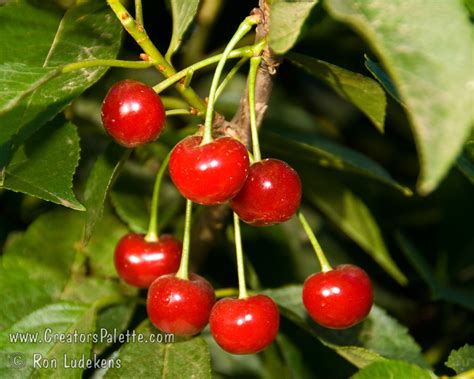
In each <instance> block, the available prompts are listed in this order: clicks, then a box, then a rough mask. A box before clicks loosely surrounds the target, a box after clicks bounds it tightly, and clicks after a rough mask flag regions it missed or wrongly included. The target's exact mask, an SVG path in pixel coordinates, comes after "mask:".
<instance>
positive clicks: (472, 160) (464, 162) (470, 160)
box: [456, 139, 474, 184]
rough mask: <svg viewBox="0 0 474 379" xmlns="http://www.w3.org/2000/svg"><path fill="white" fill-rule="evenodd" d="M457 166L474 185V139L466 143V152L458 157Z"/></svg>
mask: <svg viewBox="0 0 474 379" xmlns="http://www.w3.org/2000/svg"><path fill="white" fill-rule="evenodd" d="M456 165H457V167H458V169H459V171H461V172H462V173H463V174H464V176H465V177H466V178H467V179H468V180H469V181H470V182H471V183H472V184H474V139H471V140H469V141H467V142H466V144H465V145H464V151H463V152H462V153H461V155H460V156H459V157H458V160H457V162H456Z"/></svg>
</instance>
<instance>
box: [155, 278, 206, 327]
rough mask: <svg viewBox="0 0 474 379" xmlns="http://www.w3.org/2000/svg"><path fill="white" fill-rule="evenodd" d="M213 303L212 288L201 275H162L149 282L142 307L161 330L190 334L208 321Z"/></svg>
mask: <svg viewBox="0 0 474 379" xmlns="http://www.w3.org/2000/svg"><path fill="white" fill-rule="evenodd" d="M214 302H215V296H214V289H213V288H212V286H211V284H210V283H209V282H208V281H207V280H206V279H204V278H203V277H201V276H199V275H196V274H189V280H185V279H180V278H177V277H176V276H175V275H164V276H160V277H159V278H158V279H156V280H155V281H154V282H153V283H152V284H151V286H150V288H149V290H148V299H147V305H146V307H147V311H148V317H149V318H150V321H151V322H152V323H153V325H155V326H156V327H157V328H158V329H160V330H161V331H163V332H166V333H174V334H176V335H178V336H192V335H194V334H197V333H199V332H200V331H201V330H202V329H204V327H205V326H206V325H207V323H208V322H209V314H210V313H211V309H212V306H213V305H214Z"/></svg>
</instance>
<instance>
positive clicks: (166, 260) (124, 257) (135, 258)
mask: <svg viewBox="0 0 474 379" xmlns="http://www.w3.org/2000/svg"><path fill="white" fill-rule="evenodd" d="M181 247H182V246H181V242H180V241H178V240H177V239H176V238H174V237H172V236H169V235H166V234H165V235H163V236H161V237H160V239H159V241H158V242H148V241H146V240H145V236H144V235H143V234H135V233H129V234H127V235H125V236H124V237H122V239H121V240H120V241H119V243H118V244H117V247H116V248H115V268H116V270H117V272H118V274H119V276H120V277H121V278H122V279H123V280H125V281H126V282H127V283H128V284H130V285H132V286H135V287H139V288H148V287H149V286H150V284H151V283H152V282H153V280H155V279H156V278H157V277H159V276H161V275H165V274H171V273H175V272H176V271H178V268H179V263H180V260H181Z"/></svg>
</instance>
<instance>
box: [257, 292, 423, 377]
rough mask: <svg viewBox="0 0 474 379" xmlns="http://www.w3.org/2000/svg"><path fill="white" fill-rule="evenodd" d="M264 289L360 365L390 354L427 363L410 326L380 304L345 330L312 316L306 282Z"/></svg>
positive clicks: (285, 310)
mask: <svg viewBox="0 0 474 379" xmlns="http://www.w3.org/2000/svg"><path fill="white" fill-rule="evenodd" d="M263 293H264V294H266V295H268V296H270V297H271V298H272V299H273V300H275V302H276V303H277V304H278V306H279V307H280V310H281V312H282V314H283V315H284V316H285V317H287V318H289V319H290V320H291V321H293V322H295V323H296V324H298V325H299V326H301V327H302V328H304V329H306V330H307V331H309V332H310V333H311V334H313V335H314V336H316V337H317V338H318V339H319V340H320V341H321V342H322V343H323V344H325V345H326V346H328V347H330V348H331V349H333V350H334V351H336V352H337V353H338V354H339V355H341V356H342V357H344V358H345V359H347V360H348V361H349V362H351V363H353V364H354V365H355V366H357V367H359V368H361V367H365V366H367V365H368V364H370V363H372V362H375V361H380V360H385V359H386V358H389V359H403V360H406V361H408V362H412V363H415V364H418V365H420V366H422V367H427V364H426V362H425V360H424V358H423V356H422V354H421V349H420V347H419V346H418V345H417V344H416V342H415V341H414V340H413V338H412V337H411V336H410V335H409V334H408V331H407V328H405V327H404V326H402V325H400V324H399V323H398V322H397V321H396V320H394V319H393V318H391V317H390V316H388V315H387V314H386V313H385V311H384V310H382V309H381V308H379V307H377V306H376V305H374V306H373V307H372V311H371V312H370V314H369V316H368V317H367V319H366V320H365V321H363V322H362V323H360V324H358V325H356V326H354V327H352V328H349V329H345V330H331V329H326V328H323V327H320V326H319V325H317V324H316V323H314V322H313V321H312V320H311V319H310V318H309V316H308V314H307V313H306V309H305V308H304V305H303V302H302V300H301V293H302V286H300V285H291V286H286V287H281V288H277V289H271V290H265V291H263Z"/></svg>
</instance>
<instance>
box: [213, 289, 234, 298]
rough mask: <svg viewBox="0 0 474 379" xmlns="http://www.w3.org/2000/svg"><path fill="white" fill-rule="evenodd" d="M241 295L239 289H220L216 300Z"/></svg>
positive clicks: (216, 292) (216, 293)
mask: <svg viewBox="0 0 474 379" xmlns="http://www.w3.org/2000/svg"><path fill="white" fill-rule="evenodd" d="M238 294H239V290H238V289H237V288H219V289H218V290H216V291H215V295H216V298H218V299H219V298H221V297H231V296H237V295H238Z"/></svg>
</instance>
